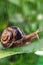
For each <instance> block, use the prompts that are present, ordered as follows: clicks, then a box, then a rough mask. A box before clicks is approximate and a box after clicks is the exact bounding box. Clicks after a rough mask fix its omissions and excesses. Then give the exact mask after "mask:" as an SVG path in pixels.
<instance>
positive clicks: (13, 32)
mask: <svg viewBox="0 0 43 65" xmlns="http://www.w3.org/2000/svg"><path fill="white" fill-rule="evenodd" d="M23 36H24V34H23V33H22V32H21V30H20V29H19V28H17V27H8V28H6V29H5V30H4V31H3V33H2V36H1V42H2V44H3V46H4V47H7V48H8V47H12V46H13V42H15V41H16V40H19V39H21V38H22V37H23Z"/></svg>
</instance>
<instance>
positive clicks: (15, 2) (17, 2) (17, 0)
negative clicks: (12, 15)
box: [8, 0, 20, 6]
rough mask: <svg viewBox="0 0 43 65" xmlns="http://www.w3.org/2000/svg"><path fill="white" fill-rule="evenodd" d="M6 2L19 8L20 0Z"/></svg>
mask: <svg viewBox="0 0 43 65" xmlns="http://www.w3.org/2000/svg"><path fill="white" fill-rule="evenodd" d="M8 1H9V2H11V3H13V4H15V5H18V6H20V0H8Z"/></svg>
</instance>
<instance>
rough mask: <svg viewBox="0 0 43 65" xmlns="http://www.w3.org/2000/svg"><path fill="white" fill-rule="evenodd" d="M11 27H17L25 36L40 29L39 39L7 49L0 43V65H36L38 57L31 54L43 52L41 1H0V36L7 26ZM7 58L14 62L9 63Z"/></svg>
mask: <svg viewBox="0 0 43 65" xmlns="http://www.w3.org/2000/svg"><path fill="white" fill-rule="evenodd" d="M13 25H14V26H19V27H20V28H21V29H22V30H23V31H24V33H25V34H30V33H32V32H34V31H36V30H37V29H40V30H41V31H40V32H39V38H40V39H39V40H37V39H35V40H33V41H32V42H31V43H30V44H28V45H24V46H21V47H15V48H9V49H8V48H4V47H3V46H2V44H1V42H0V65H6V64H7V65H28V64H29V65H35V64H36V65H38V64H39V63H40V57H39V61H37V59H38V56H36V55H35V54H32V53H34V52H35V51H37V50H43V0H0V36H1V33H2V31H3V30H4V29H5V28H6V27H7V26H13ZM25 53H26V54H25ZM30 53H31V54H30ZM12 55H14V56H12ZM9 56H10V57H9ZM5 57H7V58H5ZM13 57H14V58H13ZM30 57H31V58H30ZM9 58H10V60H11V59H12V60H13V59H14V60H13V61H12V62H11V61H9ZM36 62H37V63H36Z"/></svg>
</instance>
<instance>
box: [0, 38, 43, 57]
mask: <svg viewBox="0 0 43 65" xmlns="http://www.w3.org/2000/svg"><path fill="white" fill-rule="evenodd" d="M42 48H43V39H40V40H38V41H36V42H33V43H30V44H28V45H25V46H21V47H16V48H9V49H8V48H7V49H2V50H0V58H4V57H8V56H11V55H14V54H21V53H31V52H34V51H36V50H41V49H42ZM42 50H43V49H42Z"/></svg>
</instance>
